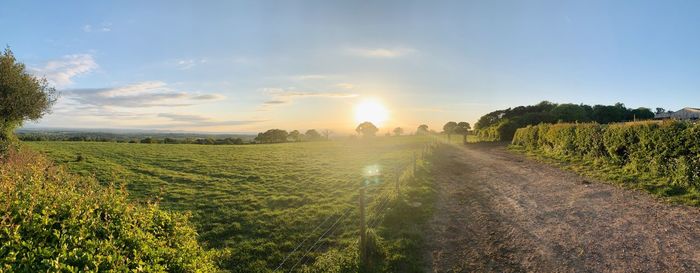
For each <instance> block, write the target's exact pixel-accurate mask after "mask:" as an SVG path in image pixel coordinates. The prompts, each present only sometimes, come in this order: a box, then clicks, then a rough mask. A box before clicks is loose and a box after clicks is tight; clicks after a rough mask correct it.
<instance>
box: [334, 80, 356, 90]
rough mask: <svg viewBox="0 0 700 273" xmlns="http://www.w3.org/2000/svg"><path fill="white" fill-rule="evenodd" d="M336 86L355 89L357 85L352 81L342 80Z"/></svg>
mask: <svg viewBox="0 0 700 273" xmlns="http://www.w3.org/2000/svg"><path fill="white" fill-rule="evenodd" d="M335 86H337V87H340V88H343V89H353V88H355V85H354V84H352V83H347V82H341V83H338V84H336V85H335Z"/></svg>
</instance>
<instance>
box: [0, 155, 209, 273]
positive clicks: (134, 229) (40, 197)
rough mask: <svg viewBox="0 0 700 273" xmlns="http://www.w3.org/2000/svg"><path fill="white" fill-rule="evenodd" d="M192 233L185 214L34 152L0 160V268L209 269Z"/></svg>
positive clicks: (9, 269) (180, 270)
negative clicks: (142, 201) (132, 198)
mask: <svg viewBox="0 0 700 273" xmlns="http://www.w3.org/2000/svg"><path fill="white" fill-rule="evenodd" d="M196 237H197V233H196V232H195V230H194V228H193V227H192V225H191V224H190V223H189V220H188V219H187V216H186V215H182V214H178V213H171V212H166V211H163V210H161V209H159V207H158V206H157V205H135V204H131V203H129V202H127V200H126V195H125V194H124V192H123V191H120V190H114V189H110V188H106V187H102V186H100V185H98V184H97V183H96V182H95V180H94V179H89V178H82V177H78V176H74V175H70V174H68V173H67V172H66V171H65V170H64V169H63V168H60V167H55V166H53V165H52V164H51V163H49V162H48V161H47V160H46V159H45V158H44V157H42V156H40V155H36V154H32V153H29V152H22V153H16V152H11V153H10V154H9V155H8V156H6V157H5V158H4V159H3V160H2V161H1V162H0V272H98V271H99V272H106V271H109V272H214V271H215V270H216V269H215V268H214V266H213V264H212V261H211V258H210V255H209V254H208V253H207V252H205V251H204V250H203V249H202V248H201V247H200V246H199V245H198V243H197V241H196Z"/></svg>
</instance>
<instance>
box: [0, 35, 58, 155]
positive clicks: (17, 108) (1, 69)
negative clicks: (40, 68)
mask: <svg viewBox="0 0 700 273" xmlns="http://www.w3.org/2000/svg"><path fill="white" fill-rule="evenodd" d="M56 98H57V94H56V89H55V88H53V87H51V86H50V85H49V83H48V81H47V80H46V79H44V78H37V77H34V76H32V75H31V74H29V73H27V71H26V69H25V66H24V64H22V63H20V62H17V60H16V59H15V56H14V54H12V51H11V50H10V48H9V47H8V48H6V49H5V52H4V53H3V54H2V55H0V154H4V153H5V152H6V151H7V149H8V148H9V147H10V146H11V145H12V144H13V143H14V142H15V141H16V137H15V136H14V130H15V129H16V128H17V127H19V126H21V125H22V123H23V122H24V121H25V120H38V119H40V118H41V117H43V116H44V115H45V114H47V113H48V112H49V111H50V109H51V106H52V105H53V104H54V103H55V102H56Z"/></svg>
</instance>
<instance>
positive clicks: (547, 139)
mask: <svg viewBox="0 0 700 273" xmlns="http://www.w3.org/2000/svg"><path fill="white" fill-rule="evenodd" d="M512 144H513V145H516V146H521V147H523V148H525V149H528V150H531V151H539V152H544V153H547V154H550V155H557V156H575V157H579V158H593V159H603V160H606V161H608V162H610V163H612V164H615V165H618V166H620V167H621V168H622V169H624V170H628V171H633V172H637V173H644V174H650V175H652V176H656V177H660V178H665V179H666V182H668V183H670V184H673V185H677V186H683V187H694V188H696V189H698V188H700V124H693V123H689V122H682V121H664V122H660V121H644V122H628V123H615V124H609V125H600V124H596V123H581V124H575V123H559V124H540V125H534V126H527V127H525V128H521V129H518V130H517V131H516V133H515V137H514V138H513V142H512Z"/></svg>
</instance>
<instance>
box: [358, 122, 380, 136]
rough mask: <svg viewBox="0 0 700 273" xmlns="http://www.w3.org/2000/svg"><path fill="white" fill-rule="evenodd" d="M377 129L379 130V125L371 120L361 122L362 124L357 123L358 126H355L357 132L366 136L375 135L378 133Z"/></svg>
mask: <svg viewBox="0 0 700 273" xmlns="http://www.w3.org/2000/svg"><path fill="white" fill-rule="evenodd" d="M377 131H379V129H377V126H374V124H372V123H371V122H369V121H365V122H363V123H360V125H357V128H355V132H357V133H358V134H361V135H362V136H364V137H373V136H375V135H376V134H377Z"/></svg>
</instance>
